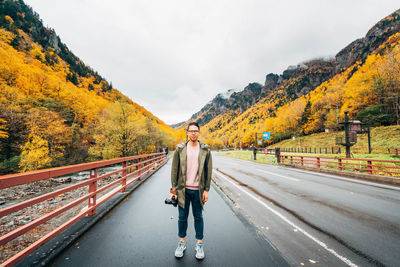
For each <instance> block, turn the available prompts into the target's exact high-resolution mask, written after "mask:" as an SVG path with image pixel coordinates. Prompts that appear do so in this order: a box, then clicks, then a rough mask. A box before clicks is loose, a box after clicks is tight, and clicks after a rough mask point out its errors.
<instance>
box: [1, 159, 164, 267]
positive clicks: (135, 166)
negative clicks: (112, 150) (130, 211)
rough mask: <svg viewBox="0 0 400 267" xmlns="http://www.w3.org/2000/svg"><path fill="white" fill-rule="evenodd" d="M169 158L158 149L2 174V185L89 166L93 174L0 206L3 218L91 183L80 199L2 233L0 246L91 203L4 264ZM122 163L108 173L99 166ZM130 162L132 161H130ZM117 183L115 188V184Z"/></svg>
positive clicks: (92, 210)
mask: <svg viewBox="0 0 400 267" xmlns="http://www.w3.org/2000/svg"><path fill="white" fill-rule="evenodd" d="M165 161H166V155H165V154H164V153H154V154H146V155H138V156H131V157H125V158H118V159H112V160H104V161H97V162H91V163H85V164H78V165H72V166H65V167H60V168H54V169H46V170H39V171H33V172H26V173H18V174H11V175H5V176H0V189H4V188H8V187H12V186H17V185H23V184H28V183H31V182H35V181H39V180H44V179H49V178H54V177H59V176H63V175H67V174H73V173H76V172H80V171H85V170H89V171H90V178H89V179H87V180H84V181H81V182H78V183H75V184H73V185H70V186H67V187H63V188H61V189H57V190H55V191H52V192H50V193H45V194H43V195H40V196H37V197H34V198H31V199H28V200H25V201H22V202H20V203H17V204H14V205H12V206H8V207H6V208H3V209H0V218H1V217H4V216H6V215H9V214H11V213H14V212H18V211H20V210H22V209H25V208H27V207H31V206H33V205H35V204H37V203H40V202H43V201H45V200H49V199H51V198H54V197H57V196H59V195H60V194H64V193H66V192H69V191H72V190H75V189H78V188H80V187H83V186H89V190H88V193H87V194H86V195H84V196H82V197H80V198H78V199H75V200H73V201H71V202H70V203H68V204H67V205H64V206H62V207H60V208H57V209H55V210H53V211H51V212H49V213H47V214H46V215H43V216H40V217H39V218H37V219H35V220H33V221H31V222H29V223H27V224H25V225H23V226H21V227H18V228H16V229H14V230H12V231H10V232H8V233H7V234H5V235H3V236H1V237H0V246H3V245H5V244H7V243H8V242H10V241H11V240H14V239H15V238H17V237H19V236H21V235H22V234H24V233H26V232H28V231H30V230H32V229H34V228H36V227H37V226H40V225H42V224H43V223H45V222H47V221H48V220H50V219H52V218H54V217H56V216H58V215H60V214H62V213H63V212H65V211H68V210H70V209H71V208H73V207H75V206H77V205H78V204H80V203H81V202H83V201H85V200H88V205H87V207H86V208H84V209H83V210H82V211H81V212H80V213H79V214H78V215H75V216H74V217H73V218H71V219H69V220H68V221H67V222H65V223H63V224H62V225H61V226H59V227H58V228H56V229H54V230H52V231H51V232H50V233H47V234H46V235H45V236H43V237H41V238H40V239H38V240H37V241H35V242H34V243H32V244H30V245H29V246H28V247H26V248H25V249H24V250H22V251H20V252H18V253H17V254H15V255H13V256H12V257H10V258H8V259H7V260H6V261H5V262H3V263H2V264H1V266H12V265H14V264H15V263H17V262H18V261H20V260H22V259H23V258H24V257H26V256H27V255H29V254H30V253H32V252H33V251H35V250H36V249H37V248H39V247H40V246H42V245H43V244H44V243H46V242H47V241H48V240H50V239H52V238H53V237H55V236H56V235H57V234H59V233H61V232H62V231H64V230H65V229H67V228H68V227H69V226H71V225H72V224H74V223H75V222H77V221H78V220H79V219H81V218H83V217H84V216H86V215H89V216H90V215H94V214H95V213H96V208H97V207H98V206H100V205H101V204H103V203H104V202H106V201H107V200H108V199H110V198H111V197H112V196H114V195H115V194H117V193H118V192H120V191H125V190H126V187H127V186H129V185H130V184H132V183H133V182H135V181H137V180H139V179H141V178H142V177H143V176H144V175H145V174H147V173H149V172H150V170H151V169H154V168H155V167H157V166H159V165H160V164H163V163H164V162H165ZM120 163H122V168H121V169H118V170H115V171H112V172H108V173H105V174H103V175H101V176H98V175H97V173H98V168H100V167H106V166H110V165H114V164H120ZM129 164H130V165H129ZM118 173H122V175H121V176H122V177H121V178H118V179H116V180H114V181H112V182H110V183H108V184H106V185H104V186H102V187H101V188H98V187H97V182H98V181H100V180H102V179H104V178H106V177H109V176H111V175H113V174H118ZM113 186H115V188H112V187H113ZM107 189H112V190H110V191H109V192H107V193H106V194H104V195H103V196H101V197H100V198H97V195H98V194H99V193H100V192H103V191H105V190H107Z"/></svg>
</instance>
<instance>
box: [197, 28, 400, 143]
mask: <svg viewBox="0 0 400 267" xmlns="http://www.w3.org/2000/svg"><path fill="white" fill-rule="evenodd" d="M288 85H289V84H288ZM288 85H284V86H283V87H280V88H279V90H275V91H272V92H270V93H269V95H268V96H267V97H265V98H264V99H262V100H260V101H259V102H258V103H256V104H255V105H253V106H252V107H251V108H249V109H247V110H246V111H245V112H243V113H240V111H238V110H236V111H229V112H225V113H223V114H220V115H219V116H217V117H215V118H214V119H213V120H211V121H210V122H209V123H207V124H206V126H205V130H204V135H203V136H204V140H205V142H207V143H209V144H210V145H211V146H212V147H215V148H220V147H223V146H236V147H247V146H250V145H251V144H254V143H255V134H256V133H261V132H271V136H272V139H271V140H270V141H269V142H270V143H274V142H277V141H278V140H283V139H286V138H290V137H292V136H301V135H307V134H310V133H316V132H321V131H324V130H326V129H329V130H338V129H339V128H340V127H341V126H340V124H339V122H341V121H343V117H344V111H346V110H348V111H349V116H350V118H351V119H357V120H360V121H362V122H364V123H369V124H370V125H371V126H378V125H399V124H400V33H396V34H394V35H392V36H390V37H389V38H388V39H387V41H386V42H384V43H383V44H382V45H380V46H379V47H378V48H377V49H376V50H375V51H374V52H373V53H371V54H370V55H369V56H368V57H367V58H366V60H365V61H357V62H356V63H354V64H352V65H351V66H350V67H348V68H347V69H345V70H344V71H342V72H340V73H338V74H337V75H335V76H334V77H333V78H331V79H329V80H327V81H326V82H324V83H322V84H321V85H319V86H318V87H317V88H316V89H314V90H313V91H311V92H309V93H308V94H305V95H303V96H301V97H299V98H297V99H295V100H293V101H290V100H289V98H288V96H287V94H286V92H285V90H284V88H285V86H288Z"/></svg>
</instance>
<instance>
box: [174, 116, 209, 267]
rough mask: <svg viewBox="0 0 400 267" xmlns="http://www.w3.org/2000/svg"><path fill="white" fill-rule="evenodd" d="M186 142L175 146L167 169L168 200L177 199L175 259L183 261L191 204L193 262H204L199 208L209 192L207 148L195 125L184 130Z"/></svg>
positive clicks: (201, 221) (197, 125)
mask: <svg viewBox="0 0 400 267" xmlns="http://www.w3.org/2000/svg"><path fill="white" fill-rule="evenodd" d="M187 135H188V137H189V141H187V142H186V143H182V144H179V145H178V146H177V148H176V150H175V152H174V157H173V160H172V168H171V185H172V188H171V189H170V196H169V198H170V199H172V197H173V196H175V197H178V213H179V219H178V236H179V238H180V239H179V243H178V247H177V248H176V250H175V257H177V258H181V257H183V253H184V251H185V249H186V243H185V237H186V230H187V227H188V223H187V219H188V215H189V206H190V203H191V204H192V213H193V217H194V228H195V231H196V239H197V243H196V247H195V250H196V259H199V260H201V259H203V258H204V256H205V255H204V249H203V231H204V222H203V206H204V204H205V203H206V202H207V200H208V191H209V190H210V182H211V173H212V159H211V150H210V148H209V147H208V146H207V145H205V144H202V143H200V142H199V140H198V139H199V135H200V126H199V124H197V123H196V122H191V123H189V125H188V127H187Z"/></svg>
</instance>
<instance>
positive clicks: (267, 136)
mask: <svg viewBox="0 0 400 267" xmlns="http://www.w3.org/2000/svg"><path fill="white" fill-rule="evenodd" d="M263 139H271V132H263Z"/></svg>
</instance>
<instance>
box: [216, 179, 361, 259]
mask: <svg viewBox="0 0 400 267" xmlns="http://www.w3.org/2000/svg"><path fill="white" fill-rule="evenodd" d="M214 173H216V174H217V175H218V176H220V177H222V178H224V179H225V180H227V181H228V182H229V183H231V184H232V185H233V186H235V187H236V188H238V189H239V190H241V191H242V192H244V193H246V194H247V195H248V196H249V197H251V198H252V199H254V200H255V201H257V202H258V203H260V204H261V205H263V206H264V207H265V208H267V209H268V210H269V211H271V212H272V213H274V214H275V215H276V216H278V217H279V218H281V219H282V220H283V221H284V222H286V223H287V224H289V225H290V226H292V227H294V228H295V229H297V230H298V231H300V232H301V233H303V234H304V235H305V236H307V237H308V238H310V239H311V240H313V241H314V242H315V243H317V244H318V245H320V246H321V247H323V248H324V249H325V250H327V251H328V252H329V253H331V254H332V255H334V256H335V257H336V258H338V259H340V260H341V261H343V262H344V263H346V264H347V265H349V266H352V267H356V266H358V265H356V264H354V263H353V262H352V261H350V260H349V259H347V258H346V257H344V256H342V255H339V254H338V253H337V252H336V251H335V250H334V249H331V248H329V247H328V245H327V244H325V243H324V242H322V241H320V240H319V239H317V238H316V237H314V236H312V235H311V234H309V233H308V232H306V231H305V230H304V229H302V228H301V227H299V226H297V225H296V224H294V223H293V222H291V221H290V220H289V219H288V218H286V217H285V216H284V215H282V214H281V213H280V212H278V211H276V210H274V209H273V208H271V207H270V206H268V205H267V204H265V203H264V202H262V201H261V200H259V199H257V198H256V197H255V196H253V195H252V194H250V193H249V192H247V191H246V190H244V189H243V188H241V187H240V186H238V185H237V184H235V183H234V182H232V181H231V180H230V179H229V178H227V177H226V176H225V175H224V174H222V173H220V172H218V171H214Z"/></svg>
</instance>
